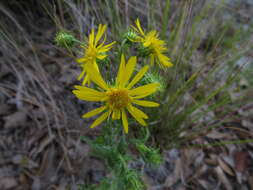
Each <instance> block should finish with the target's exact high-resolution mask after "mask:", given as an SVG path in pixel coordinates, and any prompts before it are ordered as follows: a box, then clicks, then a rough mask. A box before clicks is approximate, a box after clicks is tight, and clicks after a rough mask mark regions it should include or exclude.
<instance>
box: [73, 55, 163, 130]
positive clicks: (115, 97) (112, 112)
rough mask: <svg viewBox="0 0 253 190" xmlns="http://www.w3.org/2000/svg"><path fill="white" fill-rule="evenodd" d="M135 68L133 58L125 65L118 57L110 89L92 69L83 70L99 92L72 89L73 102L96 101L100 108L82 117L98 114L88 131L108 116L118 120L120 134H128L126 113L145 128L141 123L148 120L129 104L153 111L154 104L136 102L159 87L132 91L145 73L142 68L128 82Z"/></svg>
mask: <svg viewBox="0 0 253 190" xmlns="http://www.w3.org/2000/svg"><path fill="white" fill-rule="evenodd" d="M135 66H136V57H131V58H130V59H129V60H128V62H127V63H126V61H125V57H124V55H122V56H121V63H120V67H119V71H118V75H117V78H116V83H115V85H114V86H109V85H107V84H106V82H105V81H104V80H103V78H102V76H101V74H100V73H99V72H98V71H97V69H96V68H94V67H89V68H87V72H88V74H91V73H92V74H91V75H90V76H91V80H92V81H93V82H94V83H95V84H97V85H98V86H99V87H100V88H101V91H98V90H94V89H91V88H88V87H84V86H75V88H76V89H75V90H73V93H74V94H75V95H76V96H77V98H79V99H81V100H86V101H99V102H102V103H103V105H102V106H101V107H99V108H97V109H94V110H92V111H90V112H88V113H86V114H84V115H83V116H82V117H83V118H89V117H92V116H95V115H97V114H100V113H102V112H103V113H102V114H101V115H100V116H99V117H98V118H97V119H96V120H95V121H94V122H93V124H92V125H91V126H90V127H91V128H94V127H96V126H97V125H99V124H100V123H101V122H103V121H104V120H105V119H107V118H109V117H110V116H111V117H112V119H122V122H123V127H124V131H125V132H126V133H128V119H127V112H126V111H128V112H129V113H130V115H132V116H133V117H134V118H135V119H136V120H137V121H138V122H139V123H140V124H141V125H143V126H146V122H145V120H144V119H147V118H148V116H147V115H146V114H145V113H144V112H142V111H141V110H140V109H138V108H137V107H135V106H133V104H136V105H140V106H144V107H156V106H159V104H158V103H155V102H151V101H146V100H140V99H142V98H144V97H146V96H148V95H150V94H152V93H154V92H155V91H156V90H157V88H158V86H159V84H157V83H150V84H146V85H143V86H139V87H136V88H134V85H135V84H136V83H138V82H139V80H140V79H141V78H142V77H143V76H144V74H145V73H146V72H147V70H148V66H147V65H146V66H144V67H143V68H142V69H140V71H139V72H138V73H137V74H136V75H135V76H134V77H133V78H132V80H131V81H129V79H130V78H131V76H132V74H133V72H134V68H135Z"/></svg>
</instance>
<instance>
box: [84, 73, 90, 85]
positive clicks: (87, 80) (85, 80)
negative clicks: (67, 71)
mask: <svg viewBox="0 0 253 190" xmlns="http://www.w3.org/2000/svg"><path fill="white" fill-rule="evenodd" d="M87 82H88V83H90V77H89V75H88V74H87V75H86V76H85V77H84V79H83V82H82V85H83V86H85V84H86V83H87ZM88 86H90V84H88Z"/></svg>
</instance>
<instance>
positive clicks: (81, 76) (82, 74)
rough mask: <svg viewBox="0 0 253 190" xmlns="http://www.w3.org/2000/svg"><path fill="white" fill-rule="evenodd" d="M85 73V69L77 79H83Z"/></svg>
mask: <svg viewBox="0 0 253 190" xmlns="http://www.w3.org/2000/svg"><path fill="white" fill-rule="evenodd" d="M84 74H85V70H84V69H83V71H82V72H81V74H80V75H79V76H78V78H77V80H81V79H82V78H83V76H84Z"/></svg>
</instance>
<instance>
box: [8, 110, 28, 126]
mask: <svg viewBox="0 0 253 190" xmlns="http://www.w3.org/2000/svg"><path fill="white" fill-rule="evenodd" d="M26 116H27V113H26V111H18V112H16V113H14V114H11V115H8V116H6V117H4V120H5V125H4V127H5V128H16V127H19V126H23V125H24V124H25V123H26Z"/></svg>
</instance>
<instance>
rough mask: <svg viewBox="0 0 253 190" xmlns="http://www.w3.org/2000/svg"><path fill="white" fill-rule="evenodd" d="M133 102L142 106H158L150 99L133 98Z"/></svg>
mask: <svg viewBox="0 0 253 190" xmlns="http://www.w3.org/2000/svg"><path fill="white" fill-rule="evenodd" d="M133 103H135V104H137V105H140V106H144V107H157V106H159V104H158V103H156V102H152V101H146V100H133Z"/></svg>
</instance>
